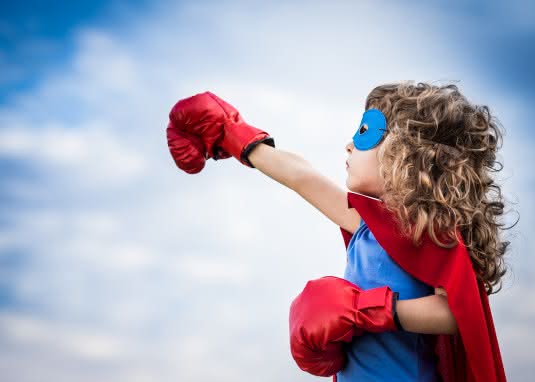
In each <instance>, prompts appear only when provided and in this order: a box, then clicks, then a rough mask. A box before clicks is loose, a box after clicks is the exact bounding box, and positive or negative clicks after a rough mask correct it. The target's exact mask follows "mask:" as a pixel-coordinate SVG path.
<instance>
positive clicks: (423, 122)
mask: <svg viewBox="0 0 535 382" xmlns="http://www.w3.org/2000/svg"><path fill="white" fill-rule="evenodd" d="M365 109H366V112H365V113H364V116H363V118H362V121H361V123H360V125H359V126H358V128H357V131H356V132H355V134H354V136H353V140H352V142H349V143H348V144H347V145H346V150H347V152H348V155H349V158H348V161H347V162H346V164H347V171H348V177H347V180H346V185H347V187H348V189H349V190H350V191H352V192H349V193H346V192H345V191H344V190H342V189H341V188H339V187H337V186H336V185H334V184H333V183H332V182H331V181H330V180H328V179H327V178H326V177H324V176H322V175H321V174H319V173H317V171H315V170H314V169H313V168H312V167H311V166H310V164H309V163H308V162H306V161H305V160H304V159H302V158H300V157H299V156H297V155H295V154H292V153H289V152H285V151H282V150H278V149H276V148H275V142H274V139H273V138H272V137H270V136H269V134H268V133H267V132H265V131H262V130H260V129H257V128H255V127H253V126H251V125H248V124H247V123H246V122H245V121H244V120H243V119H242V117H241V116H240V114H239V113H238V111H237V110H236V109H235V108H234V107H232V106H231V105H229V104H228V103H226V102H225V101H223V100H222V99H220V98H219V97H217V96H215V95H214V94H212V93H210V92H205V93H202V94H197V95H195V96H193V97H189V98H186V99H183V100H181V101H179V102H178V103H177V104H176V105H175V106H174V107H173V108H172V110H171V112H170V122H169V125H168V128H167V138H168V144H169V149H170V151H171V154H172V156H173V158H174V160H175V163H176V164H177V166H178V167H179V168H181V169H182V170H184V171H186V172H188V173H190V174H194V173H197V172H199V171H201V170H202V169H203V167H204V165H205V161H206V160H207V159H209V158H213V159H216V160H218V159H226V158H229V157H231V156H233V157H235V158H236V159H238V160H239V161H240V162H241V163H242V164H244V165H246V166H249V167H253V168H257V169H258V170H260V171H261V172H263V173H265V174H266V175H268V176H270V177H271V178H273V179H274V180H276V181H277V182H279V183H281V184H283V185H285V186H287V187H289V188H291V189H292V190H294V191H295V192H297V193H298V194H299V195H301V196H302V197H303V198H304V199H305V200H307V201H308V202H309V203H311V204H312V205H313V206H315V207H316V208H317V209H319V210H320V211H321V212H322V213H324V214H325V216H327V217H328V218H329V219H330V220H332V221H333V222H334V223H336V224H337V225H338V226H339V227H340V229H341V231H342V235H343V237H344V241H345V244H346V249H347V266H346V271H345V274H344V279H341V278H337V277H334V276H327V277H323V278H321V279H318V280H312V281H309V282H308V283H307V285H306V286H305V288H304V290H303V292H302V293H301V294H300V295H299V296H298V297H297V298H296V299H295V300H294V302H293V303H292V306H291V309H290V344H291V351H292V356H293V357H294V359H295V361H296V362H297V364H298V366H299V367H300V368H301V369H303V370H305V371H308V372H310V373H312V374H314V375H321V376H331V375H332V376H333V379H334V380H335V381H338V382H342V381H390V380H396V381H439V380H440V379H442V380H448V381H449V380H452V381H453V380H456V381H472V380H474V381H479V380H481V381H483V380H484V381H504V380H505V374H504V371H503V365H502V362H501V356H500V352H499V347H498V343H497V340H496V335H495V332H494V326H493V323H492V316H491V314H490V309H489V306H488V300H487V293H488V294H490V293H492V292H493V291H494V287H495V286H496V285H498V286H499V285H500V279H501V277H502V276H503V275H504V273H505V268H504V264H503V255H504V253H505V250H506V248H507V245H508V244H509V243H508V242H501V241H500V240H499V238H498V232H497V229H498V226H499V224H498V223H496V218H497V217H498V216H500V215H501V214H502V213H503V203H502V201H501V199H500V198H501V193H500V192H499V193H498V197H497V198H495V199H492V198H490V196H489V195H487V192H488V190H489V189H490V188H494V189H497V190H498V191H499V186H497V185H495V184H494V183H493V181H492V179H491V178H490V177H489V174H488V169H491V170H492V169H493V165H494V164H495V152H496V149H497V146H498V142H499V140H500V139H501V135H500V131H499V129H498V125H497V122H496V121H495V119H494V118H493V117H492V116H491V115H490V113H489V110H488V108H487V107H485V106H476V105H472V104H470V103H469V102H468V101H467V100H466V98H465V97H463V96H462V95H461V94H460V92H459V91H458V89H457V87H456V86H455V85H447V86H433V85H429V84H425V83H419V84H417V85H414V84H412V83H400V84H391V85H383V86H378V87H376V88H375V89H373V90H372V92H371V93H370V94H369V95H368V97H367V99H366V104H365ZM260 143H264V144H263V145H260ZM348 207H351V208H348ZM431 222H432V224H431ZM498 290H499V288H498Z"/></svg>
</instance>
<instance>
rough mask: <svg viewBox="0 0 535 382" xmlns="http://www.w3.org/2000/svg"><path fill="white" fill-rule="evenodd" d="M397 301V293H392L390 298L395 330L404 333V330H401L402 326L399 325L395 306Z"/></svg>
mask: <svg viewBox="0 0 535 382" xmlns="http://www.w3.org/2000/svg"><path fill="white" fill-rule="evenodd" d="M398 300H399V292H394V293H393V296H392V315H393V317H394V324H396V328H397V330H399V331H401V332H404V331H405V329H403V326H402V325H401V321H399V316H398V311H397V305H398Z"/></svg>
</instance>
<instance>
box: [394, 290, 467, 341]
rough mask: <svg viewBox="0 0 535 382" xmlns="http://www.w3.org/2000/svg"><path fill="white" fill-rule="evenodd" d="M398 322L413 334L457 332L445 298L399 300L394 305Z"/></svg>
mask: <svg viewBox="0 0 535 382" xmlns="http://www.w3.org/2000/svg"><path fill="white" fill-rule="evenodd" d="M396 311H397V313H398V317H399V321H400V323H401V326H403V329H405V330H406V331H409V332H414V333H427V334H454V333H456V332H457V323H456V321H455V317H454V316H453V313H451V310H450V308H449V305H448V300H447V297H446V296H443V295H438V294H435V295H431V296H426V297H421V298H415V299H410V300H399V301H398V302H397V304H396Z"/></svg>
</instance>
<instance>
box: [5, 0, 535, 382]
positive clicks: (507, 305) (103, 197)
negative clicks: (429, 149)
mask: <svg viewBox="0 0 535 382" xmlns="http://www.w3.org/2000/svg"><path fill="white" fill-rule="evenodd" d="M534 8H535V7H534V5H533V3H529V2H527V1H511V2H508V3H507V4H506V5H505V4H499V3H498V2H496V3H491V2H485V1H464V2H461V1H458V2H451V1H448V2H446V1H435V2H425V1H411V2H401V1H361V2H350V1H328V2H327V1H323V2H320V1H312V2H304V1H284V2H283V1H273V2H260V1H195V2H170V1H163V2H162V1H155V2H150V3H149V2H147V1H141V0H140V1H130V2H119V1H112V2H109V1H92V2H54V3H52V2H43V1H29V2H25V3H24V4H23V3H22V2H13V1H7V2H6V1H4V2H2V3H1V4H0V370H2V380H3V381H6V382H8V381H9V382H10V381H17V382H26V381H42V380H50V381H71V380H76V381H94V380H96V379H99V380H104V381H171V380H173V381H174V380H177V379H180V380H188V381H195V382H204V381H212V380H218V381H221V382H226V381H233V382H240V381H246V380H250V379H251V378H254V380H255V381H259V382H262V381H274V380H276V381H313V380H319V378H318V377H314V376H311V375H309V374H307V373H304V372H302V371H301V370H300V369H299V368H298V367H297V365H296V364H295V362H294V361H293V359H292V358H291V354H290V349H289V339H288V312H289V306H290V303H291V301H292V300H293V299H294V298H295V296H296V295H297V294H298V293H299V292H300V291H301V290H302V288H303V286H304V285H305V283H306V281H308V280H310V279H314V278H318V277H322V276H324V275H335V276H339V277H342V276H343V273H344V267H345V260H346V255H345V250H344V243H343V239H342V236H341V233H340V230H339V227H337V226H335V225H333V223H332V222H330V221H329V220H327V219H326V218H325V217H324V216H323V215H321V213H320V212H319V211H318V210H316V209H315V208H313V207H312V206H311V205H309V204H307V203H306V202H304V201H303V200H302V199H300V197H299V196H298V195H297V194H295V193H294V192H293V191H291V190H289V189H286V188H284V187H282V186H281V185H280V184H278V183H276V182H275V181H273V180H272V179H270V178H267V177H266V176H265V175H263V174H262V173H260V172H259V171H258V170H255V169H251V168H247V167H245V166H243V165H241V164H240V163H238V162H237V161H236V160H234V159H233V158H230V159H228V160H220V161H217V162H215V161H208V163H207V165H206V167H205V168H204V170H203V171H202V172H200V173H198V174H194V175H191V174H186V173H184V172H181V171H180V170H179V169H178V168H177V167H176V165H175V164H174V162H173V160H172V158H171V156H170V154H169V150H168V147H167V141H166V135H165V128H166V127H167V122H168V114H169V110H170V109H171V107H172V106H173V105H174V104H175V102H177V101H178V100H179V99H182V98H185V97H188V96H191V95H194V94H197V93H200V92H203V91H206V90H210V91H212V92H214V93H215V94H217V95H219V96H220V97H222V98H223V99H225V100H227V101H228V102H230V103H232V104H233V105H234V106H236V107H237V108H238V109H239V110H240V113H241V114H242V116H243V117H244V119H245V120H246V121H247V122H249V123H251V124H252V125H254V126H257V127H259V128H261V129H263V130H265V131H267V132H269V134H270V135H271V136H272V137H274V139H275V143H276V145H277V147H278V148H281V149H283V150H287V151H292V152H295V153H297V154H299V155H301V156H303V157H304V158H306V159H307V160H308V161H309V162H310V163H311V164H313V165H314V166H315V167H316V168H317V169H318V170H319V171H321V172H322V173H323V174H325V175H327V176H329V177H330V178H331V179H332V180H334V181H336V182H337V183H338V184H340V185H341V186H343V185H345V175H346V170H345V159H346V152H345V149H344V148H345V144H346V143H347V142H348V141H349V139H351V137H352V135H353V133H354V129H355V126H356V123H358V121H360V116H361V115H362V112H363V107H364V100H365V98H366V95H367V94H368V92H369V91H370V90H371V89H372V88H373V87H374V86H377V85H379V84H382V83H387V82H392V81H401V80H415V81H437V82H448V81H449V82H454V83H456V84H457V85H458V86H459V87H460V89H461V91H462V92H463V94H465V95H466V96H467V98H468V99H469V100H471V101H472V102H474V103H478V104H485V105H488V106H489V107H490V110H491V112H492V113H493V114H494V115H496V116H497V117H498V118H499V120H500V121H501V123H502V125H503V127H504V129H505V131H506V134H505V136H504V144H503V147H502V148H501V150H500V152H499V154H498V158H499V160H500V161H501V162H502V163H503V164H504V169H503V171H501V172H500V173H499V174H498V179H499V183H500V184H501V185H502V191H503V195H504V197H505V198H506V202H507V205H506V207H507V208H506V211H510V213H508V214H507V215H506V216H507V221H508V222H510V223H513V222H514V221H516V220H517V218H518V217H519V218H520V220H519V222H518V224H517V225H516V226H515V227H514V228H513V229H512V230H509V231H507V232H505V233H504V235H505V238H507V239H508V240H510V241H511V246H510V251H509V252H508V255H507V258H506V259H507V263H508V265H509V272H508V273H507V276H506V277H505V280H504V287H503V290H502V291H501V292H499V293H498V294H496V295H492V296H491V297H490V302H491V307H492V311H493V315H494V320H495V325H496V330H497V334H498V340H499V343H500V348H501V352H502V356H503V360H504V365H505V369H506V373H507V376H508V380H511V381H524V380H527V379H529V378H530V377H531V376H532V375H533V374H534V373H535V362H533V361H535V359H534V357H533V352H532V349H531V346H530V345H531V344H532V343H534V342H535V331H533V330H532V328H533V324H535V300H534V299H533V298H531V297H530V296H531V293H530V292H531V290H530V289H529V288H532V287H533V285H534V284H533V280H534V279H535V259H534V257H533V253H534V248H535V238H534V237H533V235H530V234H529V232H531V231H532V229H530V228H529V227H533V225H534V224H535V219H534V216H535V215H534V213H533V212H535V208H534V202H533V199H534V196H535V195H534V191H533V189H534V186H535V176H534V174H533V171H532V167H531V163H532V162H533V161H534V160H535V158H534V150H533V149H532V147H533V145H535V138H534V137H533V136H531V135H530V130H531V124H532V121H533V117H535V115H534V112H533V107H532V105H533V104H534V101H535V90H534V89H535V76H534V73H533V69H532V68H533V67H535V62H534V61H535V48H534V47H535V44H534V42H535V41H534V40H535V12H534V11H535V9H534Z"/></svg>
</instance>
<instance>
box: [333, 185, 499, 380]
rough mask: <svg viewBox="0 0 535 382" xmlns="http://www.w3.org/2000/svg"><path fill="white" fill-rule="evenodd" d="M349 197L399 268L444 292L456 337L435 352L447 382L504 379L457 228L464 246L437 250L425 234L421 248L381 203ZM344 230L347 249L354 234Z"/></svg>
mask: <svg viewBox="0 0 535 382" xmlns="http://www.w3.org/2000/svg"><path fill="white" fill-rule="evenodd" d="M347 198H348V207H350V208H355V209H356V210H357V212H358V213H359V215H360V216H361V217H362V219H364V221H365V222H366V224H367V225H368V227H369V228H370V231H371V232H372V233H373V235H374V236H375V238H376V240H377V242H378V243H379V244H380V245H381V247H382V248H383V249H384V250H385V251H386V252H387V253H388V255H389V256H390V257H392V259H393V260H394V261H395V262H396V263H397V264H398V265H399V266H400V267H401V268H403V269H404V270H405V271H406V272H407V273H409V274H410V275H412V276H413V277H415V278H416V279H418V280H420V281H422V282H424V283H426V284H428V285H431V286H433V287H443V288H444V289H445V291H446V293H447V295H448V304H449V307H450V309H451V311H452V313H453V315H454V316H455V319H456V322H457V327H458V333H457V334H455V335H438V336H437V343H436V347H435V352H436V353H437V355H438V370H439V372H440V374H441V376H442V379H443V381H444V382H450V381H457V382H459V381H460V382H472V381H477V382H479V381H485V382H492V381H496V382H502V381H506V377H505V371H504V368H503V363H502V359H501V355H500V349H499V346H498V340H497V337H496V331H495V329H494V323H493V320H492V314H491V311H490V306H489V301H488V296H487V294H486V291H485V288H484V285H483V283H482V282H480V281H478V280H477V279H476V275H475V272H474V269H473V267H472V262H471V260H470V256H469V254H468V251H467V249H466V247H465V245H464V242H463V240H462V237H461V234H460V232H459V230H457V236H458V238H459V241H460V244H459V245H457V246H455V247H454V248H442V247H439V246H437V245H436V244H434V243H433V241H432V240H431V239H430V238H429V236H427V235H425V234H424V236H423V237H422V244H421V245H420V246H418V247H417V246H414V245H413V244H412V241H411V240H410V239H407V238H405V237H403V236H402V235H401V233H400V232H399V231H398V227H397V224H396V223H395V221H396V220H395V218H394V215H393V213H391V212H390V211H388V210H387V209H386V208H384V204H383V202H382V201H380V200H378V199H375V198H371V197H369V196H366V195H362V194H357V193H353V192H348V194H347ZM340 229H341V231H342V236H343V238H344V242H345V246H346V249H347V246H348V244H349V241H350V240H351V237H352V236H353V235H352V234H351V233H350V232H348V231H346V230H344V229H343V228H341V227H340ZM333 381H334V382H336V375H334V378H333Z"/></svg>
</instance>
